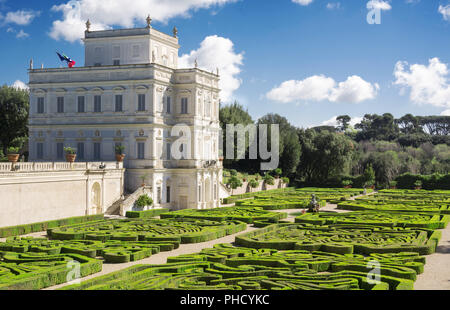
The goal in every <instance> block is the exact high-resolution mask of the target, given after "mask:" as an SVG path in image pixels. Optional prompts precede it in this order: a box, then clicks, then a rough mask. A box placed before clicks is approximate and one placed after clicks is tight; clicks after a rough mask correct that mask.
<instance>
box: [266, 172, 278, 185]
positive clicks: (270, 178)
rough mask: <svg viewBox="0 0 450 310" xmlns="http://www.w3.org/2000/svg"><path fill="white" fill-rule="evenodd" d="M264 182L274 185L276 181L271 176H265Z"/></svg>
mask: <svg viewBox="0 0 450 310" xmlns="http://www.w3.org/2000/svg"><path fill="white" fill-rule="evenodd" d="M264 182H265V183H266V184H267V185H274V184H275V179H274V178H273V176H271V175H270V174H266V175H265V176H264Z"/></svg>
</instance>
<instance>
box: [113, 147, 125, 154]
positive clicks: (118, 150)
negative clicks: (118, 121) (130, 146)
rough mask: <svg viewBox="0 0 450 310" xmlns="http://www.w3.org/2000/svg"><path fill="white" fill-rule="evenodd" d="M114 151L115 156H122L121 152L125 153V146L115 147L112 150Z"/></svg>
mask: <svg viewBox="0 0 450 310" xmlns="http://www.w3.org/2000/svg"><path fill="white" fill-rule="evenodd" d="M114 151H115V152H116V154H117V155H122V154H123V152H124V151H125V146H123V145H116V147H115V148H114Z"/></svg>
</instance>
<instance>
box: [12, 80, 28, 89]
mask: <svg viewBox="0 0 450 310" xmlns="http://www.w3.org/2000/svg"><path fill="white" fill-rule="evenodd" d="M11 87H14V88H17V89H24V90H28V89H29V88H28V85H27V84H25V83H24V82H22V81H20V80H17V81H15V82H14V83H13V84H12V85H11Z"/></svg>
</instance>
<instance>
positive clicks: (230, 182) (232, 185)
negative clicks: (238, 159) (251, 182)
mask: <svg viewBox="0 0 450 310" xmlns="http://www.w3.org/2000/svg"><path fill="white" fill-rule="evenodd" d="M227 185H228V186H229V187H230V188H232V189H236V188H238V187H241V186H242V182H241V180H239V179H238V178H237V177H236V176H232V177H231V178H230V179H229V180H228V182H227Z"/></svg>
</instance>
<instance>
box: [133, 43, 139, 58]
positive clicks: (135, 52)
mask: <svg viewBox="0 0 450 310" xmlns="http://www.w3.org/2000/svg"><path fill="white" fill-rule="evenodd" d="M139 54H140V52H139V45H133V57H135V58H136V57H139V56H140V55H139Z"/></svg>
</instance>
